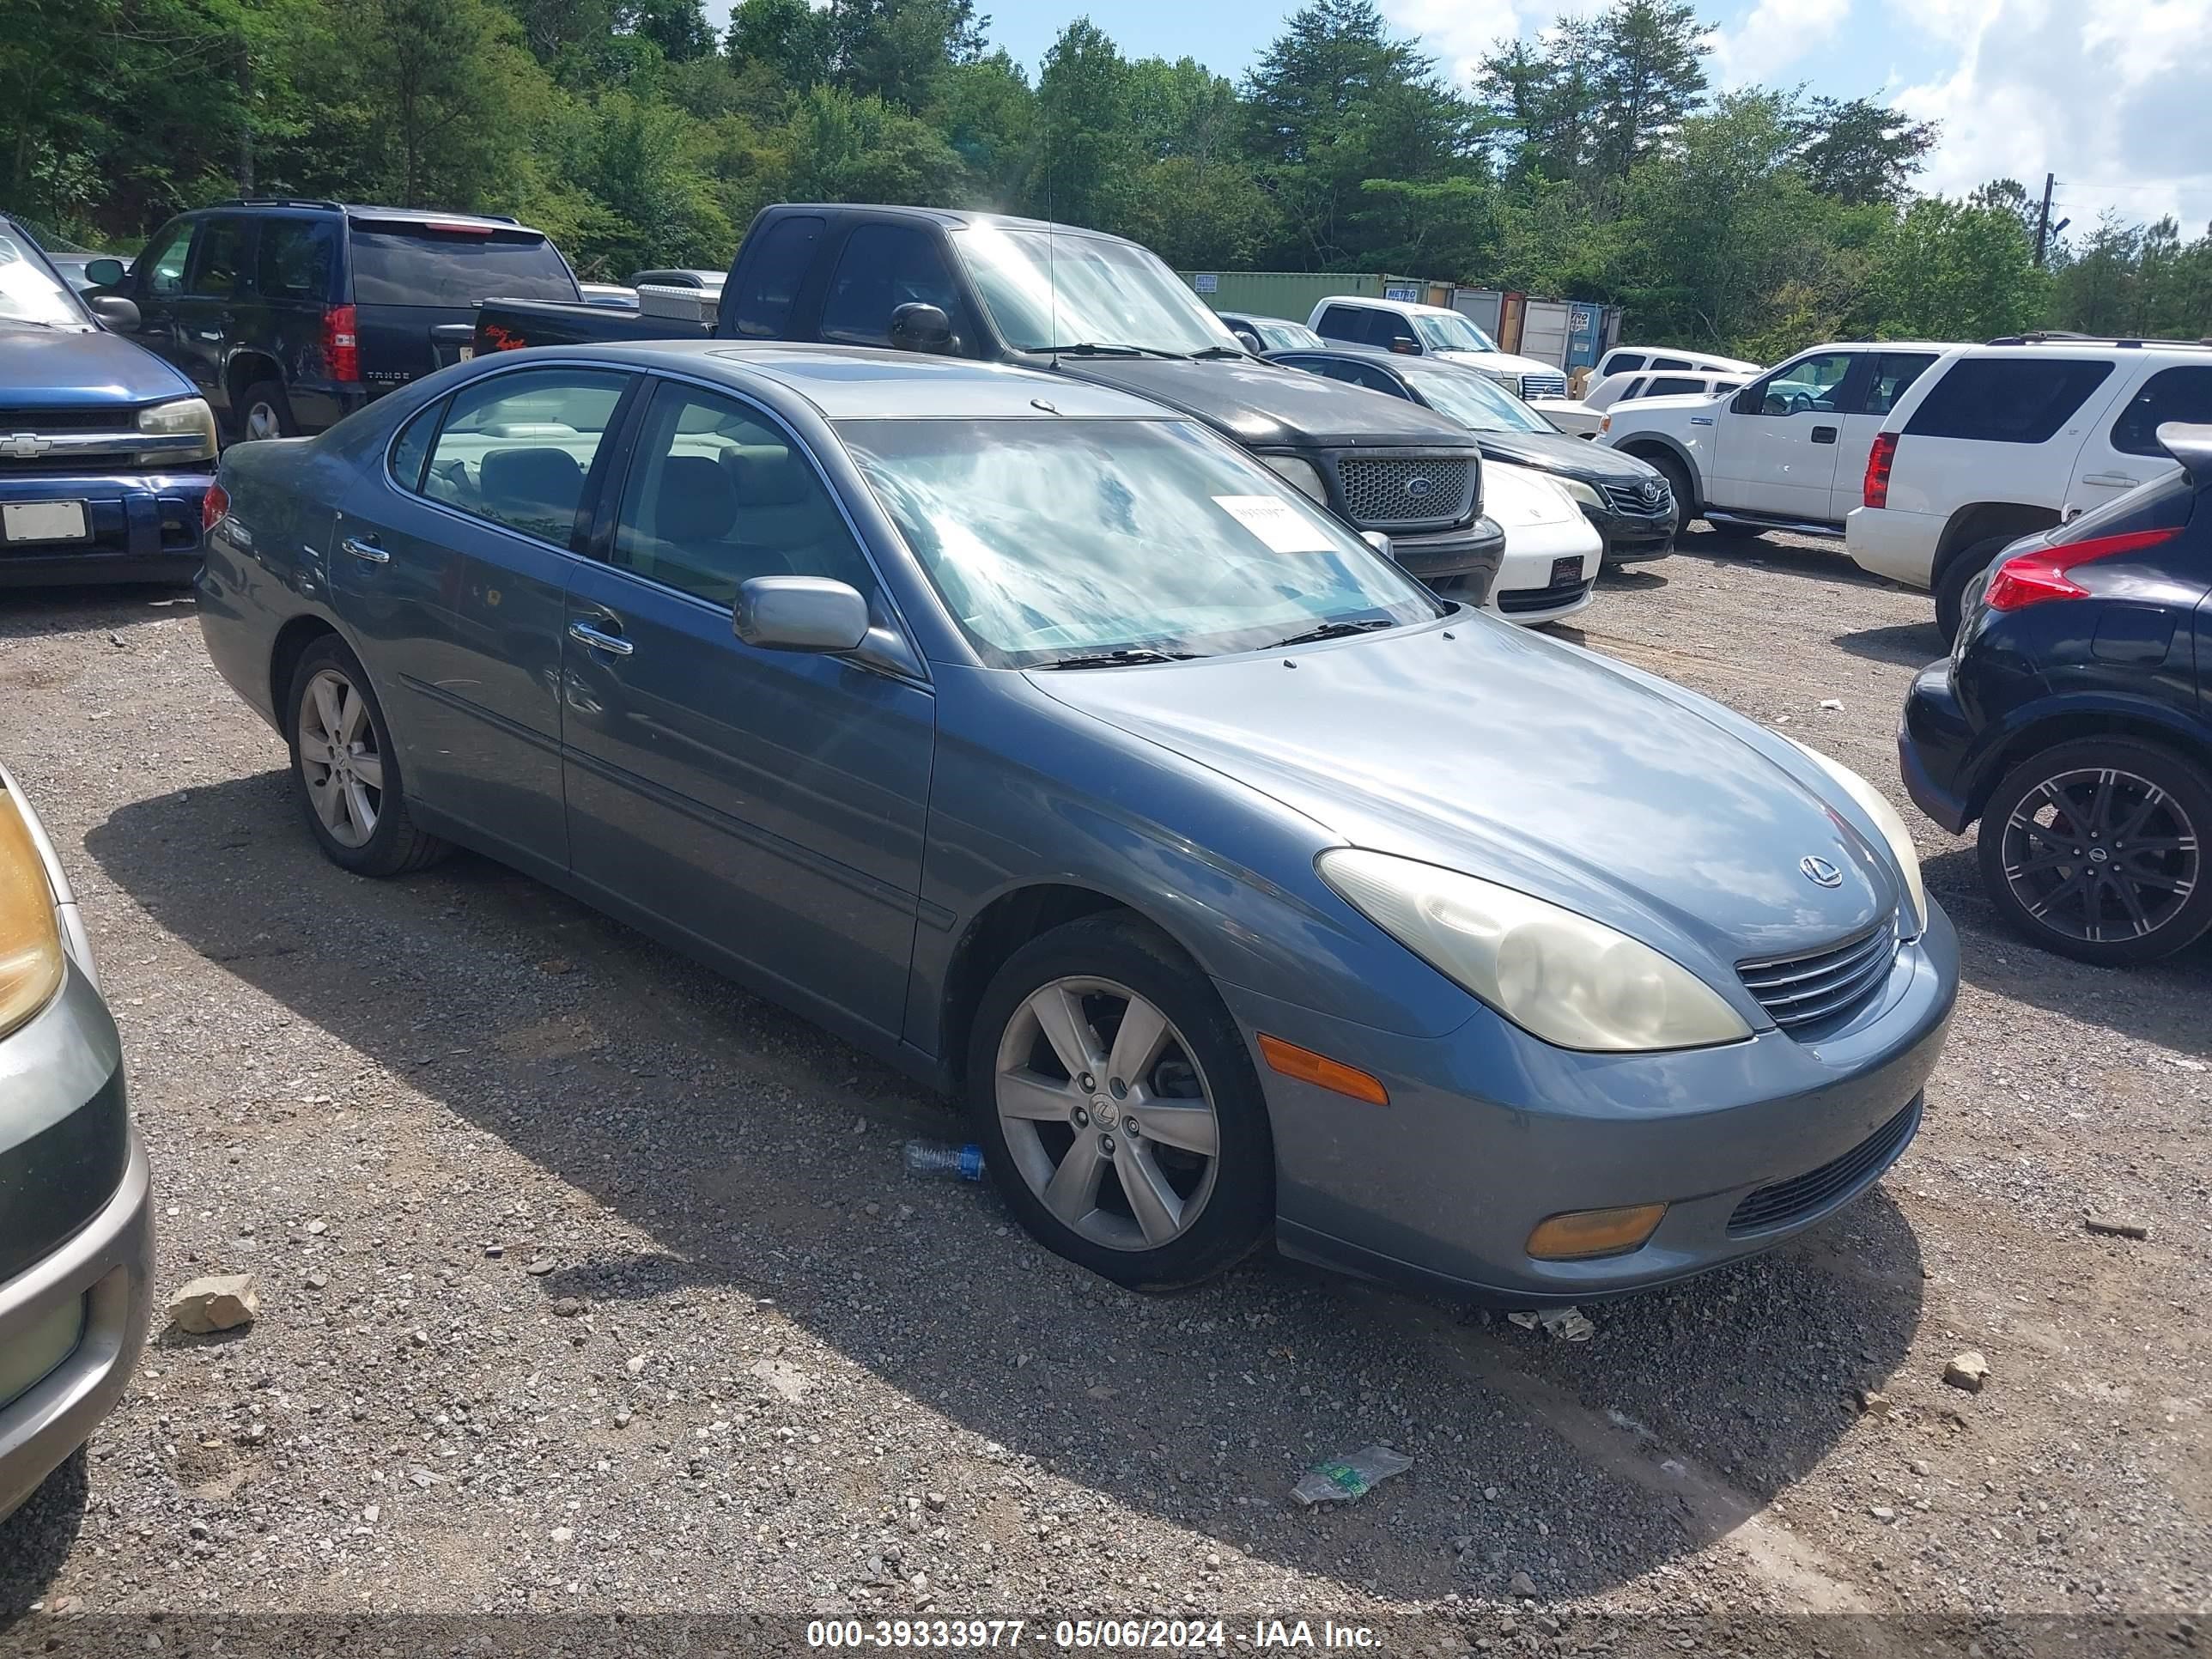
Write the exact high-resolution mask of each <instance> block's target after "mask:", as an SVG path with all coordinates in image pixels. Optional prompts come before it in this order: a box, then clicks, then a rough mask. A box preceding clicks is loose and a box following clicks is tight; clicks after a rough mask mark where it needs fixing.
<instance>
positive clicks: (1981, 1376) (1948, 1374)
mask: <svg viewBox="0 0 2212 1659" xmlns="http://www.w3.org/2000/svg"><path fill="white" fill-rule="evenodd" d="M1989 1376H1990V1362H1989V1361H1988V1360H1987V1359H1986V1358H1984V1357H1983V1356H1982V1354H1981V1353H1980V1352H1978V1351H1976V1350H1974V1349H1972V1348H1969V1349H1968V1350H1967V1351H1966V1352H1964V1353H1961V1354H1954V1355H1953V1356H1952V1357H1951V1361H1950V1363H1949V1364H1947V1365H1945V1366H1944V1367H1943V1380H1944V1381H1945V1382H1946V1383H1949V1384H1950V1385H1951V1386H1952V1387H1953V1388H1954V1389H1965V1390H1966V1392H1967V1393H1968V1394H1979V1393H1980V1392H1981V1391H1982V1384H1983V1383H1986V1382H1988V1381H1989Z"/></svg>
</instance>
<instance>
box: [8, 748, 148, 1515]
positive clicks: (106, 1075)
mask: <svg viewBox="0 0 2212 1659" xmlns="http://www.w3.org/2000/svg"><path fill="white" fill-rule="evenodd" d="M153 1265H154V1223H153V1208H152V1199H151V1193H150V1187H149V1181H148V1177H147V1170H146V1151H145V1148H144V1147H143V1146H141V1145H140V1144H139V1141H138V1136H137V1131H136V1130H134V1129H133V1128H132V1127H131V1115H130V1111H129V1109H128V1106H127V1104H126V1103H125V1097H124V1085H123V1047H122V1042H121V1040H120V1039H119V1038H118V1036H117V1035H116V1030H115V1022H114V1021H113V1020H112V1019H111V1018H109V1017H108V1012H107V1005H106V1003H105V1002H103V1001H101V1000H100V982H99V978H98V975H97V973H96V971H95V970H94V966H93V957H92V948H91V945H90V944H89V942H88V940H87V939H86V937H85V932H84V925H83V922H82V921H81V920H80V919H79V917H78V915H77V908H76V899H75V898H74V897H73V896H71V894H70V886H69V881H68V878H66V877H64V875H63V873H62V867H61V861H60V860H58V858H56V857H55V856H54V849H53V843H52V842H51V841H50V840H48V839H47V836H46V829H45V828H44V827H43V826H42V825H41V824H40V822H39V818H38V814H37V813H36V812H34V811H32V809H31V804H30V802H29V801H28V800H27V799H25V797H24V795H23V792H22V790H21V787H19V786H18V785H17V783H16V782H15V779H14V778H13V777H11V776H9V774H8V770H7V769H6V768H5V767H0V1519H4V1518H5V1517H6V1516H9V1514H11V1513H13V1512H14V1510H15V1509H16V1508H17V1507H19V1506H20V1505H21V1504H22V1502H23V1500H24V1499H25V1498H28V1497H29V1496H30V1495H31V1494H32V1492H34V1491H36V1490H37V1489H38V1487H39V1486H40V1483H41V1482H42V1481H44V1480H46V1476H47V1475H49V1474H52V1473H53V1471H54V1470H55V1468H58V1466H59V1465H60V1464H61V1463H63V1462H64V1461H65V1460H67V1458H68V1457H69V1455H70V1453H71V1452H74V1451H75V1450H76V1449H77V1448H78V1447H79V1446H82V1444H83V1443H85V1441H86V1439H87V1438H88V1437H90V1435H91V1433H92V1431H93V1430H94V1427H95V1426H96V1425H98V1424H99V1422H100V1419H102V1418H103V1417H105V1416H106V1415H107V1413H108V1412H109V1411H111V1410H112V1408H113V1407H114V1405H115V1402H116V1401H117V1400H118V1399H119V1398H121V1396H122V1394H123V1389H124V1386H125V1384H126V1383H129V1381H130V1380H131V1370H132V1368H133V1367H134V1366H135V1365H137V1362H138V1350H139V1347H140V1346H141V1344H142V1343H143V1341H144V1340H145V1335H146V1320H147V1312H148V1310H149V1307H150V1306H151V1304H152V1299H153V1290H152V1283H153Z"/></svg>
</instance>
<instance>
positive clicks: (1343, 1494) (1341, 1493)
mask: <svg viewBox="0 0 2212 1659" xmlns="http://www.w3.org/2000/svg"><path fill="white" fill-rule="evenodd" d="M1410 1468H1413V1459H1412V1458H1410V1457H1408V1456H1407V1455H1406V1454H1405V1453H1403V1452H1398V1451H1392V1450H1391V1449H1390V1448H1389V1447H1388V1446H1362V1447H1361V1448H1360V1449H1358V1451H1356V1452H1351V1453H1347V1454H1346V1455H1344V1456H1342V1457H1332V1458H1330V1459H1329V1460H1328V1462H1326V1463H1316V1464H1315V1465H1314V1466H1313V1468H1310V1469H1309V1470H1307V1471H1306V1473H1305V1474H1303V1475H1301V1476H1300V1477H1299V1478H1298V1484H1297V1486H1293V1487H1291V1497H1293V1498H1297V1500H1298V1502H1299V1503H1301V1504H1304V1505H1305V1506H1306V1507H1307V1508H1309V1509H1310V1508H1312V1507H1313V1506H1314V1505H1315V1504H1349V1503H1350V1502H1352V1499H1353V1498H1364V1497H1366V1496H1367V1494H1368V1493H1369V1492H1372V1491H1373V1490H1374V1489H1375V1488H1376V1486H1378V1485H1380V1484H1381V1483H1382V1482H1383V1481H1385V1480H1389V1478H1390V1477H1391V1476H1392V1475H1394V1474H1405V1472H1406V1471H1407V1469H1410Z"/></svg>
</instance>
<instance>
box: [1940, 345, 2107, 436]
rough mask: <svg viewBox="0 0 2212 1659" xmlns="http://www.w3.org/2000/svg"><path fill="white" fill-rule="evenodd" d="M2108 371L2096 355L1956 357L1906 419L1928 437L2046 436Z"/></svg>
mask: <svg viewBox="0 0 2212 1659" xmlns="http://www.w3.org/2000/svg"><path fill="white" fill-rule="evenodd" d="M2111 374H2112V363H2111V362H2110V361H2109V360H2108V359H2106V358H2101V357H2019V356H1987V357H1960V358H1958V359H1957V360H1955V361H1954V362H1953V363H1952V365H1951V367H1950V368H1949V369H1948V370H1947V371H1946V372H1945V374H1944V375H1943V378H1942V380H1938V381H1936V384H1935V385H1933V386H1929V388H1928V392H1927V395H1926V396H1925V397H1923V398H1921V400H1920V405H1919V407H1918V408H1917V409H1915V410H1913V411H1912V416H1911V419H1910V420H1908V421H1907V422H1905V431H1906V432H1907V433H1909V434H1912V435H1918V436H1921V437H1927V438H1966V439H1971V440H1974V441H1979V442H1982V443H2002V444H2039V443H2045V442H2048V441H2050V440H2051V437H2052V436H2053V435H2055V434H2056V433H2057V430H2058V428H2060V427H2062V426H2063V425H2065V424H2066V422H2068V421H2069V420H2071V419H2072V418H2073V416H2074V414H2075V410H2079V409H2080V408H2081V405H2082V404H2083V403H2085V402H2087V399H2088V396H2089V394H2090V393H2091V392H2094V391H2095V390H2096V389H2097V388H2098V387H2099V386H2102V385H2103V384H2104V383H2105V381H2106V379H2107V378H2108V377H2109V376H2110V375H2111Z"/></svg>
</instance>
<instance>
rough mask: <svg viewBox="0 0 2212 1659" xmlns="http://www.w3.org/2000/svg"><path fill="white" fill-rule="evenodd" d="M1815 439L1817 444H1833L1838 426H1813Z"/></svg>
mask: <svg viewBox="0 0 2212 1659" xmlns="http://www.w3.org/2000/svg"><path fill="white" fill-rule="evenodd" d="M1813 441H1814V443H1816V444H1832V443H1833V442H1835V441H1836V428H1833V427H1832V426H1816V427H1814V428H1813Z"/></svg>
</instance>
